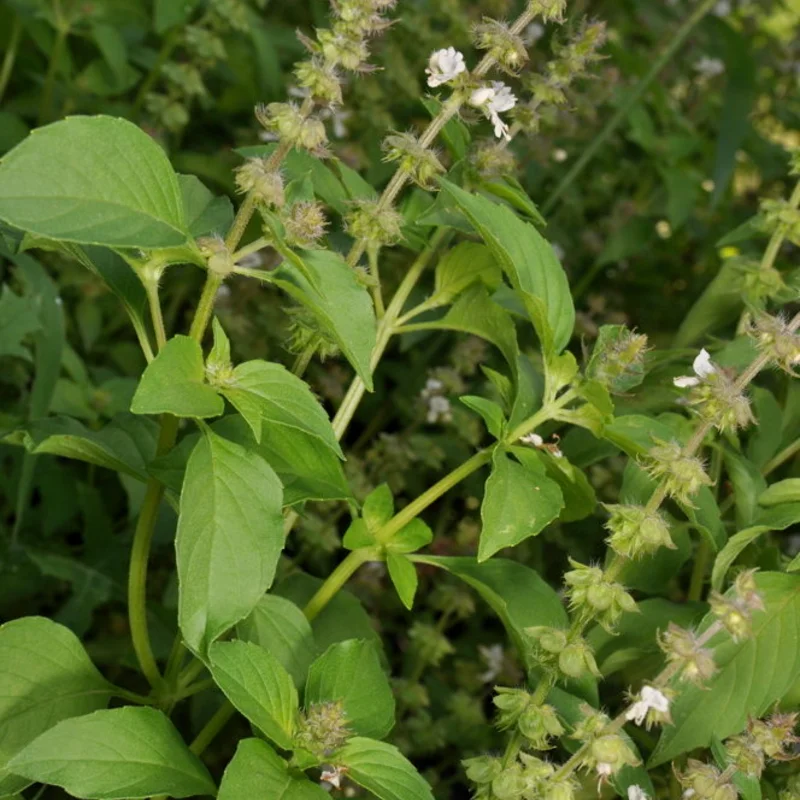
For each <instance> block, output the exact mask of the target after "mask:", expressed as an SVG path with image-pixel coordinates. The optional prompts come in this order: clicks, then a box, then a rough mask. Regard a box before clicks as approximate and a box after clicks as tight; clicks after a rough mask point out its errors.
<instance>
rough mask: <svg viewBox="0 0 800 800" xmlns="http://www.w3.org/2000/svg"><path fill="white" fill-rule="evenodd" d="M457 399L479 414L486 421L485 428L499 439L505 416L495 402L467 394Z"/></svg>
mask: <svg viewBox="0 0 800 800" xmlns="http://www.w3.org/2000/svg"><path fill="white" fill-rule="evenodd" d="M458 399H459V400H460V401H461V402H462V403H463V404H464V405H465V406H466V407H467V408H469V409H470V410H471V411H474V412H475V413H476V414H479V415H480V417H481V419H482V420H483V421H484V422H485V423H486V429H487V430H488V431H489V433H491V434H492V436H494V438H495V439H499V438H500V437H501V436H502V435H503V429H504V428H505V424H506V418H505V416H504V414H503V409H502V408H500V406H499V405H497V403H495V402H493V401H491V400H487V399H486V398H485V397H477V396H474V395H469V394H467V395H464V396H463V397H459V398H458Z"/></svg>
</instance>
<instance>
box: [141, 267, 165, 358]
mask: <svg viewBox="0 0 800 800" xmlns="http://www.w3.org/2000/svg"><path fill="white" fill-rule="evenodd" d="M144 290H145V292H146V293H147V302H148V305H149V306H150V319H151V321H152V323H153V330H154V331H155V334H156V346H157V348H158V349H159V350H161V348H162V347H164V345H165V344H166V343H167V332H166V330H165V329H164V317H163V315H162V313H161V301H160V300H159V297H158V281H157V280H145V281H144Z"/></svg>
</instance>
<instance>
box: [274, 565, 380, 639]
mask: <svg viewBox="0 0 800 800" xmlns="http://www.w3.org/2000/svg"><path fill="white" fill-rule="evenodd" d="M320 586H322V581H321V580H320V579H319V578H313V577H312V576H311V575H307V574H306V573H304V572H300V571H297V572H293V573H292V574H291V575H289V576H288V577H287V578H284V579H283V580H282V581H281V582H280V583H279V584H278V585H277V586H276V587H275V590H274V592H275V594H277V595H280V596H281V597H286V598H288V599H289V600H291V601H292V602H293V603H294V604H295V605H297V606H298V607H299V608H303V607H305V605H306V603H308V601H309V600H310V599H311V598H312V597H313V596H314V595H315V594H316V593H317V591H318V590H319V587H320ZM311 629H312V630H313V631H314V640H315V641H316V643H317V647H319V648H320V650H325V649H327V648H328V647H330V645H332V644H335V643H336V642H343V641H345V640H347V639H367V640H369V641H373V642H375V643H376V644H378V646H380V637H379V636H378V634H377V632H376V631H375V628H374V627H373V625H372V620H371V618H370V616H369V614H367V612H366V611H365V610H364V606H362V605H361V603H360V602H359V601H358V598H356V597H355V596H354V595H353V594H351V593H350V592H348V591H347V589H344V590H342V591H341V592H339V593H338V594H336V595H335V596H334V597H333V599H332V600H331V601H330V603H328V605H326V606H325V608H323V609H322V611H320V613H319V614H317V616H316V617H314V619H313V620H312V621H311Z"/></svg>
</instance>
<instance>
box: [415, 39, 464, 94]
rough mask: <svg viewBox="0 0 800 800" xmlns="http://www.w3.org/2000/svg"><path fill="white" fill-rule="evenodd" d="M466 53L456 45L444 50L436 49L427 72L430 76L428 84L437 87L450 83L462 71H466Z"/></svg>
mask: <svg viewBox="0 0 800 800" xmlns="http://www.w3.org/2000/svg"><path fill="white" fill-rule="evenodd" d="M466 70H467V65H466V64H465V63H464V55H463V54H462V53H460V52H459V51H458V50H456V49H455V47H448V48H446V49H444V50H435V51H434V52H433V53H431V57H430V58H429V59H428V66H427V68H426V70H425V74H426V75H427V76H428V86H430V87H431V88H435V87H436V86H441V85H442V84H443V83H449V82H450V81H452V80H453V79H454V78H455V77H456V76H458V75H460V74H461V73H462V72H466Z"/></svg>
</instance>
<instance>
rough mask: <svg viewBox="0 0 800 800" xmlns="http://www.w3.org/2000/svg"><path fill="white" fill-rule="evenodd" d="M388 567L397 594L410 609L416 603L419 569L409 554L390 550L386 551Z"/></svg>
mask: <svg viewBox="0 0 800 800" xmlns="http://www.w3.org/2000/svg"><path fill="white" fill-rule="evenodd" d="M386 567H387V569H388V570H389V577H390V578H391V580H392V584H393V586H394V588H395V589H396V590H397V596H398V597H399V598H400V601H401V602H402V604H403V605H404V606H405V607H406V608H407V609H408V610H409V611H410V610H411V608H412V606H413V605H414V595H415V594H416V593H417V585H418V583H419V579H418V578H417V569H416V567H415V566H414V564H413V562H412V561H410V560H409V558H408V556H405V555H403V554H402V553H396V552H393V551H391V550H390V551H389V552H387V553H386Z"/></svg>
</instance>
